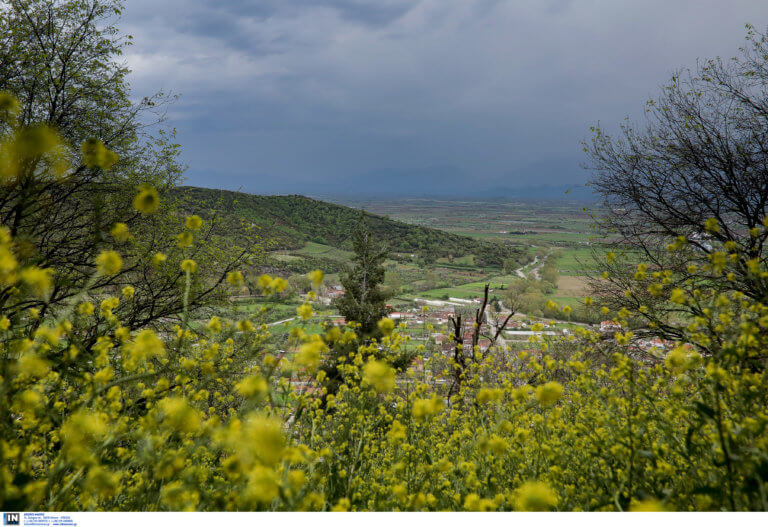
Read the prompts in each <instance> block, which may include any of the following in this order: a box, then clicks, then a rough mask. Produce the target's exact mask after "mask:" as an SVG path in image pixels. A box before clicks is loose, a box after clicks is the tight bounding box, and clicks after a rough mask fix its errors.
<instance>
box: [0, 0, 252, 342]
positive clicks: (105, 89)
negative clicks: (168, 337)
mask: <svg viewBox="0 0 768 527" xmlns="http://www.w3.org/2000/svg"><path fill="white" fill-rule="evenodd" d="M121 10H122V2H121V1H120V0H13V1H11V2H7V3H3V5H2V7H0V35H1V36H0V91H3V92H7V93H10V94H11V95H13V96H14V97H15V100H18V101H19V103H20V104H19V108H18V111H17V112H14V115H13V119H0V135H2V136H3V138H6V139H8V141H9V142H8V144H15V145H17V146H18V145H21V144H22V143H24V142H25V141H26V139H24V137H23V136H24V134H26V135H29V134H30V133H34V134H38V135H40V134H43V135H45V136H46V137H48V138H49V139H50V141H53V142H56V143H57V144H58V145H60V146H59V147H58V152H59V155H58V158H57V160H56V163H57V165H56V167H55V168H56V170H55V171H54V172H55V173H56V174H57V176H56V177H48V176H47V174H48V172H50V171H48V172H46V171H43V170H41V168H42V166H43V164H44V162H45V160H44V159H42V158H39V156H35V155H30V156H28V162H25V163H24V164H22V165H19V166H18V170H16V171H15V172H14V173H13V175H12V176H11V175H8V174H4V176H3V181H2V186H0V222H1V223H2V224H3V225H6V226H8V227H9V229H10V234H11V236H13V238H14V240H16V247H17V249H16V251H17V253H18V254H19V256H20V257H22V259H23V263H25V264H34V265H37V266H39V267H45V268H50V269H52V270H54V275H53V281H54V287H53V289H52V291H51V293H50V296H49V297H48V298H46V299H38V300H36V301H30V300H28V299H26V300H24V301H23V302H21V303H16V302H15V301H13V299H12V298H11V297H12V296H13V295H12V288H6V289H3V290H0V306H2V308H3V310H5V311H6V312H8V313H15V312H20V311H22V310H25V309H27V308H29V307H37V308H39V309H43V310H45V309H51V308H55V306H57V305H62V304H63V303H65V302H66V301H67V300H68V299H70V298H72V296H73V295H76V294H78V293H79V292H80V291H81V290H83V288H84V286H85V284H87V283H88V284H90V286H92V289H96V290H103V291H108V290H110V289H112V290H114V289H120V288H122V287H123V286H125V285H127V284H129V283H130V284H132V286H133V287H134V288H135V290H136V294H135V297H136V299H137V301H135V302H130V303H128V302H126V303H123V304H121V306H120V307H119V308H118V309H119V312H120V315H121V317H122V318H123V319H124V320H125V321H126V322H127V323H128V324H129V327H131V328H133V327H139V326H142V325H146V324H149V323H151V322H152V321H154V320H156V319H158V318H159V317H164V316H173V315H175V314H177V313H179V312H180V311H181V307H182V304H183V299H182V294H181V290H182V288H183V286H184V282H185V276H184V273H183V272H182V271H181V270H180V269H179V266H178V264H179V262H180V261H181V260H183V259H185V258H194V259H196V260H198V261H200V263H201V264H204V263H205V267H206V268H209V269H215V271H214V272H212V273H210V272H209V273H205V274H200V275H196V276H195V280H194V283H193V287H192V289H191V290H190V292H189V296H188V305H189V306H190V307H193V308H194V307H196V306H200V305H202V304H203V303H204V302H206V301H207V300H208V299H210V298H211V297H212V295H213V293H214V292H215V291H216V290H217V285H218V284H219V283H221V282H222V280H223V278H224V277H225V276H226V273H227V272H228V271H229V270H231V269H232V268H233V267H234V265H236V263H237V261H238V260H239V258H241V257H242V256H243V255H244V254H245V251H244V250H240V251H238V250H237V249H235V250H234V251H233V250H231V249H229V248H225V247H224V246H223V245H222V244H219V243H217V238H216V237H215V236H214V234H213V231H212V224H213V223H214V221H209V222H206V225H205V226H203V228H202V229H200V230H196V231H195V232H194V233H191V232H190V233H188V234H187V235H185V236H194V237H195V238H196V239H197V240H198V241H204V243H200V244H195V245H194V246H193V245H189V244H179V243H177V240H176V236H177V235H178V234H179V231H180V230H183V229H184V227H183V222H184V220H183V218H181V217H180V214H179V212H177V211H176V210H174V209H173V204H172V203H170V202H169V201H167V200H165V199H164V196H165V194H166V191H167V190H168V189H169V188H171V187H173V186H175V185H176V184H177V183H178V181H180V179H181V176H182V173H183V166H182V165H181V164H180V162H179V160H178V156H179V152H180V146H179V145H178V144H176V142H175V140H174V134H173V131H172V130H165V131H163V130H162V129H161V131H159V132H157V133H156V134H155V135H150V134H148V133H147V131H146V130H147V129H148V127H150V126H153V125H158V124H160V122H161V121H162V116H163V112H164V108H165V107H166V105H167V103H168V102H170V98H168V97H166V96H165V95H163V94H162V93H160V94H155V95H153V96H150V97H145V98H143V99H141V101H140V102H138V103H136V104H134V103H133V102H132V101H131V93H130V87H129V85H128V83H127V80H126V79H127V75H128V73H129V70H128V68H126V67H125V66H124V65H123V64H122V63H121V62H119V57H120V55H121V54H122V53H123V51H124V50H125V48H126V46H128V45H129V44H130V37H129V36H124V35H121V34H120V32H119V30H118V29H117V27H116V22H117V20H118V17H119V15H120V13H121ZM9 100H12V99H9ZM20 134H21V135H20ZM14 138H15V139H14ZM26 142H27V143H29V144H32V143H31V142H29V141H26ZM81 145H82V146H81ZM16 153H19V152H16ZM32 154H34V153H32ZM48 168H51V167H48ZM41 174H46V177H40V176H41ZM140 185H147V186H149V187H152V188H154V189H156V190H157V191H159V196H158V198H159V199H160V200H162V203H161V206H160V207H159V208H158V210H157V212H156V213H155V214H153V215H151V216H150V215H145V214H142V213H141V212H140V211H137V210H135V209H134V207H133V206H132V204H133V199H134V196H136V194H137V190H136V188H137V187H138V186H140ZM119 224H124V225H125V226H126V227H127V229H128V231H127V232H129V234H128V235H126V236H124V237H121V238H123V239H121V240H118V246H119V247H118V248H119V250H120V252H121V254H122V256H123V259H124V261H125V265H124V266H123V268H122V270H121V271H120V273H117V274H115V275H109V276H107V275H101V276H99V277H97V278H95V280H96V281H95V283H90V281H91V280H94V268H95V264H94V260H95V257H96V255H97V254H98V253H99V252H100V251H101V250H102V249H103V248H104V247H105V246H106V245H108V244H109V242H111V241H114V240H113V239H112V238H113V237H112V236H110V235H109V234H108V233H109V232H110V231H111V230H112V229H113V228H114V227H115V226H116V225H119ZM179 245H186V247H179ZM158 252H162V253H165V254H166V255H167V257H168V261H167V265H166V266H164V267H163V268H162V269H159V268H157V267H156V266H153V264H152V261H153V256H154V255H155V254H156V253H158ZM233 254H234V256H232V255H233ZM206 262H207V263H206ZM209 264H210V265H209ZM139 300H140V301H139Z"/></svg>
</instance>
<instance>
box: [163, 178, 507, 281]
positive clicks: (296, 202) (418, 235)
mask: <svg viewBox="0 0 768 527" xmlns="http://www.w3.org/2000/svg"><path fill="white" fill-rule="evenodd" d="M171 197H172V199H174V201H176V202H177V206H178V207H179V209H180V210H182V211H183V212H185V213H188V214H192V213H194V214H198V215H200V216H202V217H203V218H204V219H208V220H211V219H213V218H215V223H216V224H217V225H218V229H217V230H218V233H219V234H220V235H221V236H233V237H235V236H239V234H238V233H240V232H242V227H243V225H245V226H248V227H251V228H252V232H253V234H255V235H256V236H259V237H261V239H262V240H264V241H267V242H269V243H270V245H271V247H270V248H271V249H299V248H301V247H304V246H305V245H306V244H307V243H308V242H314V243H319V244H324V245H329V246H332V247H338V248H341V249H348V248H350V238H351V233H352V230H353V229H354V227H355V225H356V223H357V221H358V220H359V217H360V211H359V210H357V209H353V208H350V207H344V206H342V205H336V204H333V203H328V202H324V201H319V200H316V199H312V198H307V197H304V196H298V195H291V196H261V195H255V194H245V193H242V192H232V191H227V190H216V189H207V188H199V187H180V188H177V189H175V190H174V191H173V192H172V195H171ZM366 218H367V221H368V224H369V227H370V229H371V231H372V232H373V233H374V236H375V237H376V238H377V239H379V240H381V241H382V242H384V243H385V244H386V245H387V246H388V248H389V250H390V252H392V253H408V254H417V255H419V256H421V257H424V258H427V259H430V260H431V259H435V258H440V257H445V256H450V255H453V256H454V257H459V256H464V255H470V254H471V255H474V257H475V258H474V260H475V263H476V264H477V265H481V266H482V265H485V266H500V265H502V263H503V261H504V259H506V258H515V257H516V256H518V255H519V249H516V248H514V247H512V246H510V245H505V244H501V243H494V242H486V241H482V240H476V239H473V238H470V237H467V236H460V235H457V234H451V233H448V232H445V231H441V230H437V229H430V228H427V227H422V226H418V225H410V224H408V223H403V222H399V221H395V220H391V219H389V218H385V217H383V216H376V215H373V214H369V213H366Z"/></svg>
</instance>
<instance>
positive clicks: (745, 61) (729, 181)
mask: <svg viewBox="0 0 768 527" xmlns="http://www.w3.org/2000/svg"><path fill="white" fill-rule="evenodd" d="M767 57H768V39H767V38H766V34H764V33H759V32H756V31H755V30H754V28H752V27H751V26H748V32H747V41H746V45H745V46H744V47H743V48H741V52H740V54H739V56H737V57H735V58H734V59H732V60H729V61H723V60H721V59H713V60H707V61H704V62H702V63H701V64H700V65H698V66H697V67H696V68H695V70H693V71H689V70H685V71H681V72H679V73H677V74H676V75H674V76H673V77H672V79H671V81H670V83H669V84H668V85H667V86H666V87H664V89H663V90H662V91H661V93H660V94H659V95H658V97H656V98H655V99H652V100H650V101H648V103H647V112H646V113H647V116H648V118H647V122H646V123H645V125H643V126H639V127H638V126H634V125H632V124H629V123H626V124H624V125H623V126H622V127H621V131H620V134H619V137H618V138H614V137H611V136H610V135H609V134H608V133H607V132H606V131H605V130H603V129H601V128H593V132H594V133H593V137H592V139H591V141H590V142H589V143H587V144H585V149H586V151H587V153H588V155H589V158H590V164H589V168H591V169H592V170H593V171H594V173H595V177H594V180H593V181H592V187H593V188H594V189H595V190H596V191H597V192H598V193H599V194H600V195H601V196H602V207H603V213H601V214H599V215H596V220H597V224H598V226H599V228H600V229H601V231H602V233H603V234H604V236H605V238H606V240H609V241H614V242H616V244H617V245H618V246H619V247H621V248H622V249H623V252H624V253H627V254H629V255H630V256H631V259H630V258H623V257H622V254H621V253H619V254H616V255H609V257H608V258H599V259H598V266H599V267H600V269H599V271H600V272H601V276H602V278H599V279H593V280H592V286H593V288H594V290H595V292H596V294H597V296H599V297H600V299H601V300H602V301H603V302H604V303H606V304H607V305H608V306H609V307H611V308H613V309H620V308H622V307H626V308H627V309H630V310H634V311H636V312H639V314H638V315H637V317H636V319H635V323H636V324H638V325H641V326H644V327H645V328H646V329H649V330H651V331H652V332H654V333H659V334H662V335H665V336H669V337H680V336H681V335H682V330H681V328H680V325H679V324H678V323H677V322H679V320H681V319H685V318H687V317H691V316H694V317H700V316H706V314H705V313H704V312H703V311H702V310H701V308H700V307H697V306H696V303H695V302H693V303H691V302H669V301H668V298H669V296H670V293H671V292H672V291H673V290H680V292H681V293H679V294H678V295H677V298H678V299H682V298H683V297H681V296H680V294H683V295H685V297H690V296H695V295H697V294H699V293H697V292H696V291H697V290H698V291H699V292H701V291H704V290H714V291H719V292H729V291H739V292H740V293H742V294H744V295H745V296H746V297H747V298H749V299H752V300H754V301H758V302H765V301H766V300H768V290H767V289H766V285H765V280H763V278H762V276H761V274H760V272H759V271H758V269H759V267H760V265H762V264H765V263H766V257H767V256H766V252H765V243H766V240H768V233H766V231H765V230H764V229H763V226H764V225H765V223H764V222H765V218H766V213H767V212H768V126H766V123H768V105H767V104H766V100H768V59H767ZM631 260H634V261H637V260H641V261H644V262H645V264H644V266H643V267H642V268H637V269H635V268H634V266H632V265H631ZM726 263H728V264H729V265H730V264H734V265H731V266H730V267H729V270H728V272H727V273H726V272H723V269H724V267H725V264H726Z"/></svg>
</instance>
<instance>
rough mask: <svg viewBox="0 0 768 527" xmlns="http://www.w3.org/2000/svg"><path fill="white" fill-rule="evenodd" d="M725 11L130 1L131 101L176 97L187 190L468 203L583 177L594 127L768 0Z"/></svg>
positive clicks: (739, 31)
mask: <svg viewBox="0 0 768 527" xmlns="http://www.w3.org/2000/svg"><path fill="white" fill-rule="evenodd" d="M724 5H726V4H725V3H724V2H722V0H701V1H696V2H694V1H685V0H678V1H669V0H647V1H645V2H630V1H625V2H622V1H616V0H571V1H557V0H543V1H542V0H529V1H523V0H520V1H512V0H509V1H504V0H413V1H408V0H379V1H374V0H327V1H322V0H296V1H291V0H256V1H248V0H234V1H228V2H227V1H214V0H200V1H188V0H185V1H182V0H165V1H163V2H157V1H156V0H153V1H152V2H150V1H148V0H130V1H129V2H128V5H127V9H126V14H125V18H124V20H123V27H124V29H125V30H126V31H127V32H129V33H131V34H133V35H134V36H135V39H136V45H135V46H134V47H133V48H132V49H131V51H130V53H129V54H128V55H127V60H128V62H129V65H130V66H131V67H132V68H133V69H134V74H133V77H132V82H133V85H134V89H135V91H136V92H137V94H143V93H146V92H150V91H154V90H156V89H160V88H162V89H170V90H173V91H176V92H179V93H181V94H182V99H181V101H180V102H179V103H178V104H177V105H176V106H175V107H174V108H173V109H172V112H171V118H172V124H174V125H175V126H177V128H178V129H179V133H180V139H181V142H182V144H183V145H184V149H185V154H184V156H185V160H186V162H187V163H188V164H189V165H190V171H189V173H188V176H189V179H190V183H193V184H199V185H206V186H223V187H228V188H238V187H242V188H244V189H246V190H249V191H254V192H260V191H264V192H317V191H318V190H317V189H322V188H329V189H333V188H338V189H348V188H350V187H352V186H357V187H358V188H360V189H361V190H363V191H367V192H375V191H381V192H393V191H402V192H407V191H414V192H419V193H423V192H428V191H429V190H430V189H435V187H438V186H440V185H441V183H444V185H443V186H446V187H447V186H451V187H453V188H455V189H456V191H457V192H458V191H465V190H476V189H478V188H483V187H487V188H491V187H498V186H509V187H515V186H521V185H526V184H536V185H540V184H547V183H551V184H562V183H578V182H583V181H584V180H585V179H586V177H587V174H584V173H583V172H582V171H581V170H580V169H579V162H580V161H582V159H581V157H580V145H579V141H580V140H581V139H582V138H583V137H584V136H585V135H586V132H587V128H588V126H589V125H590V124H592V123H594V122H596V121H598V120H599V121H601V122H603V123H606V124H610V123H615V122H618V121H620V120H621V119H622V118H623V117H624V116H625V115H630V116H639V115H640V113H641V112H640V109H641V107H642V104H643V102H644V101H645V100H646V99H647V98H648V97H650V96H651V95H652V94H653V93H654V92H655V91H656V89H657V87H658V85H660V84H662V83H663V82H665V81H666V80H667V79H668V77H669V75H670V74H671V73H672V71H673V70H675V69H676V68H678V67H681V66H685V65H693V64H695V61H696V59H697V58H699V57H710V56H715V55H721V56H731V55H733V54H735V53H736V52H737V49H738V46H739V45H740V44H741V43H742V41H743V36H744V24H745V23H747V22H751V23H753V24H755V25H757V26H758V27H761V26H765V25H766V24H767V23H768V3H766V2H763V1H761V0H751V1H747V0H734V1H731V2H728V3H727V9H724ZM441 173H442V174H444V176H443V177H442V178H441V177H440V174H441ZM387 174H389V175H390V177H389V178H388V177H387ZM388 179H389V180H390V181H389V182H388ZM393 187H396V188H393ZM401 187H406V188H401Z"/></svg>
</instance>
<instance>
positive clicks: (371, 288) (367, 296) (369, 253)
mask: <svg viewBox="0 0 768 527" xmlns="http://www.w3.org/2000/svg"><path fill="white" fill-rule="evenodd" d="M352 247H353V249H354V251H355V255H354V257H353V258H352V265H351V266H348V267H347V269H345V271H344V273H343V275H342V277H341V285H342V286H344V291H345V294H344V295H343V296H340V297H339V298H337V299H336V300H335V301H334V307H336V309H338V310H339V313H341V314H342V315H344V317H345V318H346V319H347V321H348V322H356V323H358V324H359V325H360V329H359V331H360V334H361V335H363V336H369V335H372V334H374V333H375V332H376V329H377V328H376V324H377V323H378V321H379V320H381V319H382V318H383V317H385V316H386V315H387V308H386V305H385V302H386V301H387V298H388V295H387V293H386V292H385V291H384V290H383V289H382V287H381V286H382V284H383V283H384V276H385V270H384V260H385V259H386V257H387V249H386V248H385V247H384V246H382V245H379V244H377V243H376V242H375V241H374V239H373V235H372V234H371V230H370V228H369V227H368V224H367V222H366V218H365V214H364V213H361V214H360V219H359V221H358V224H357V227H356V228H355V231H354V233H353V239H352Z"/></svg>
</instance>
